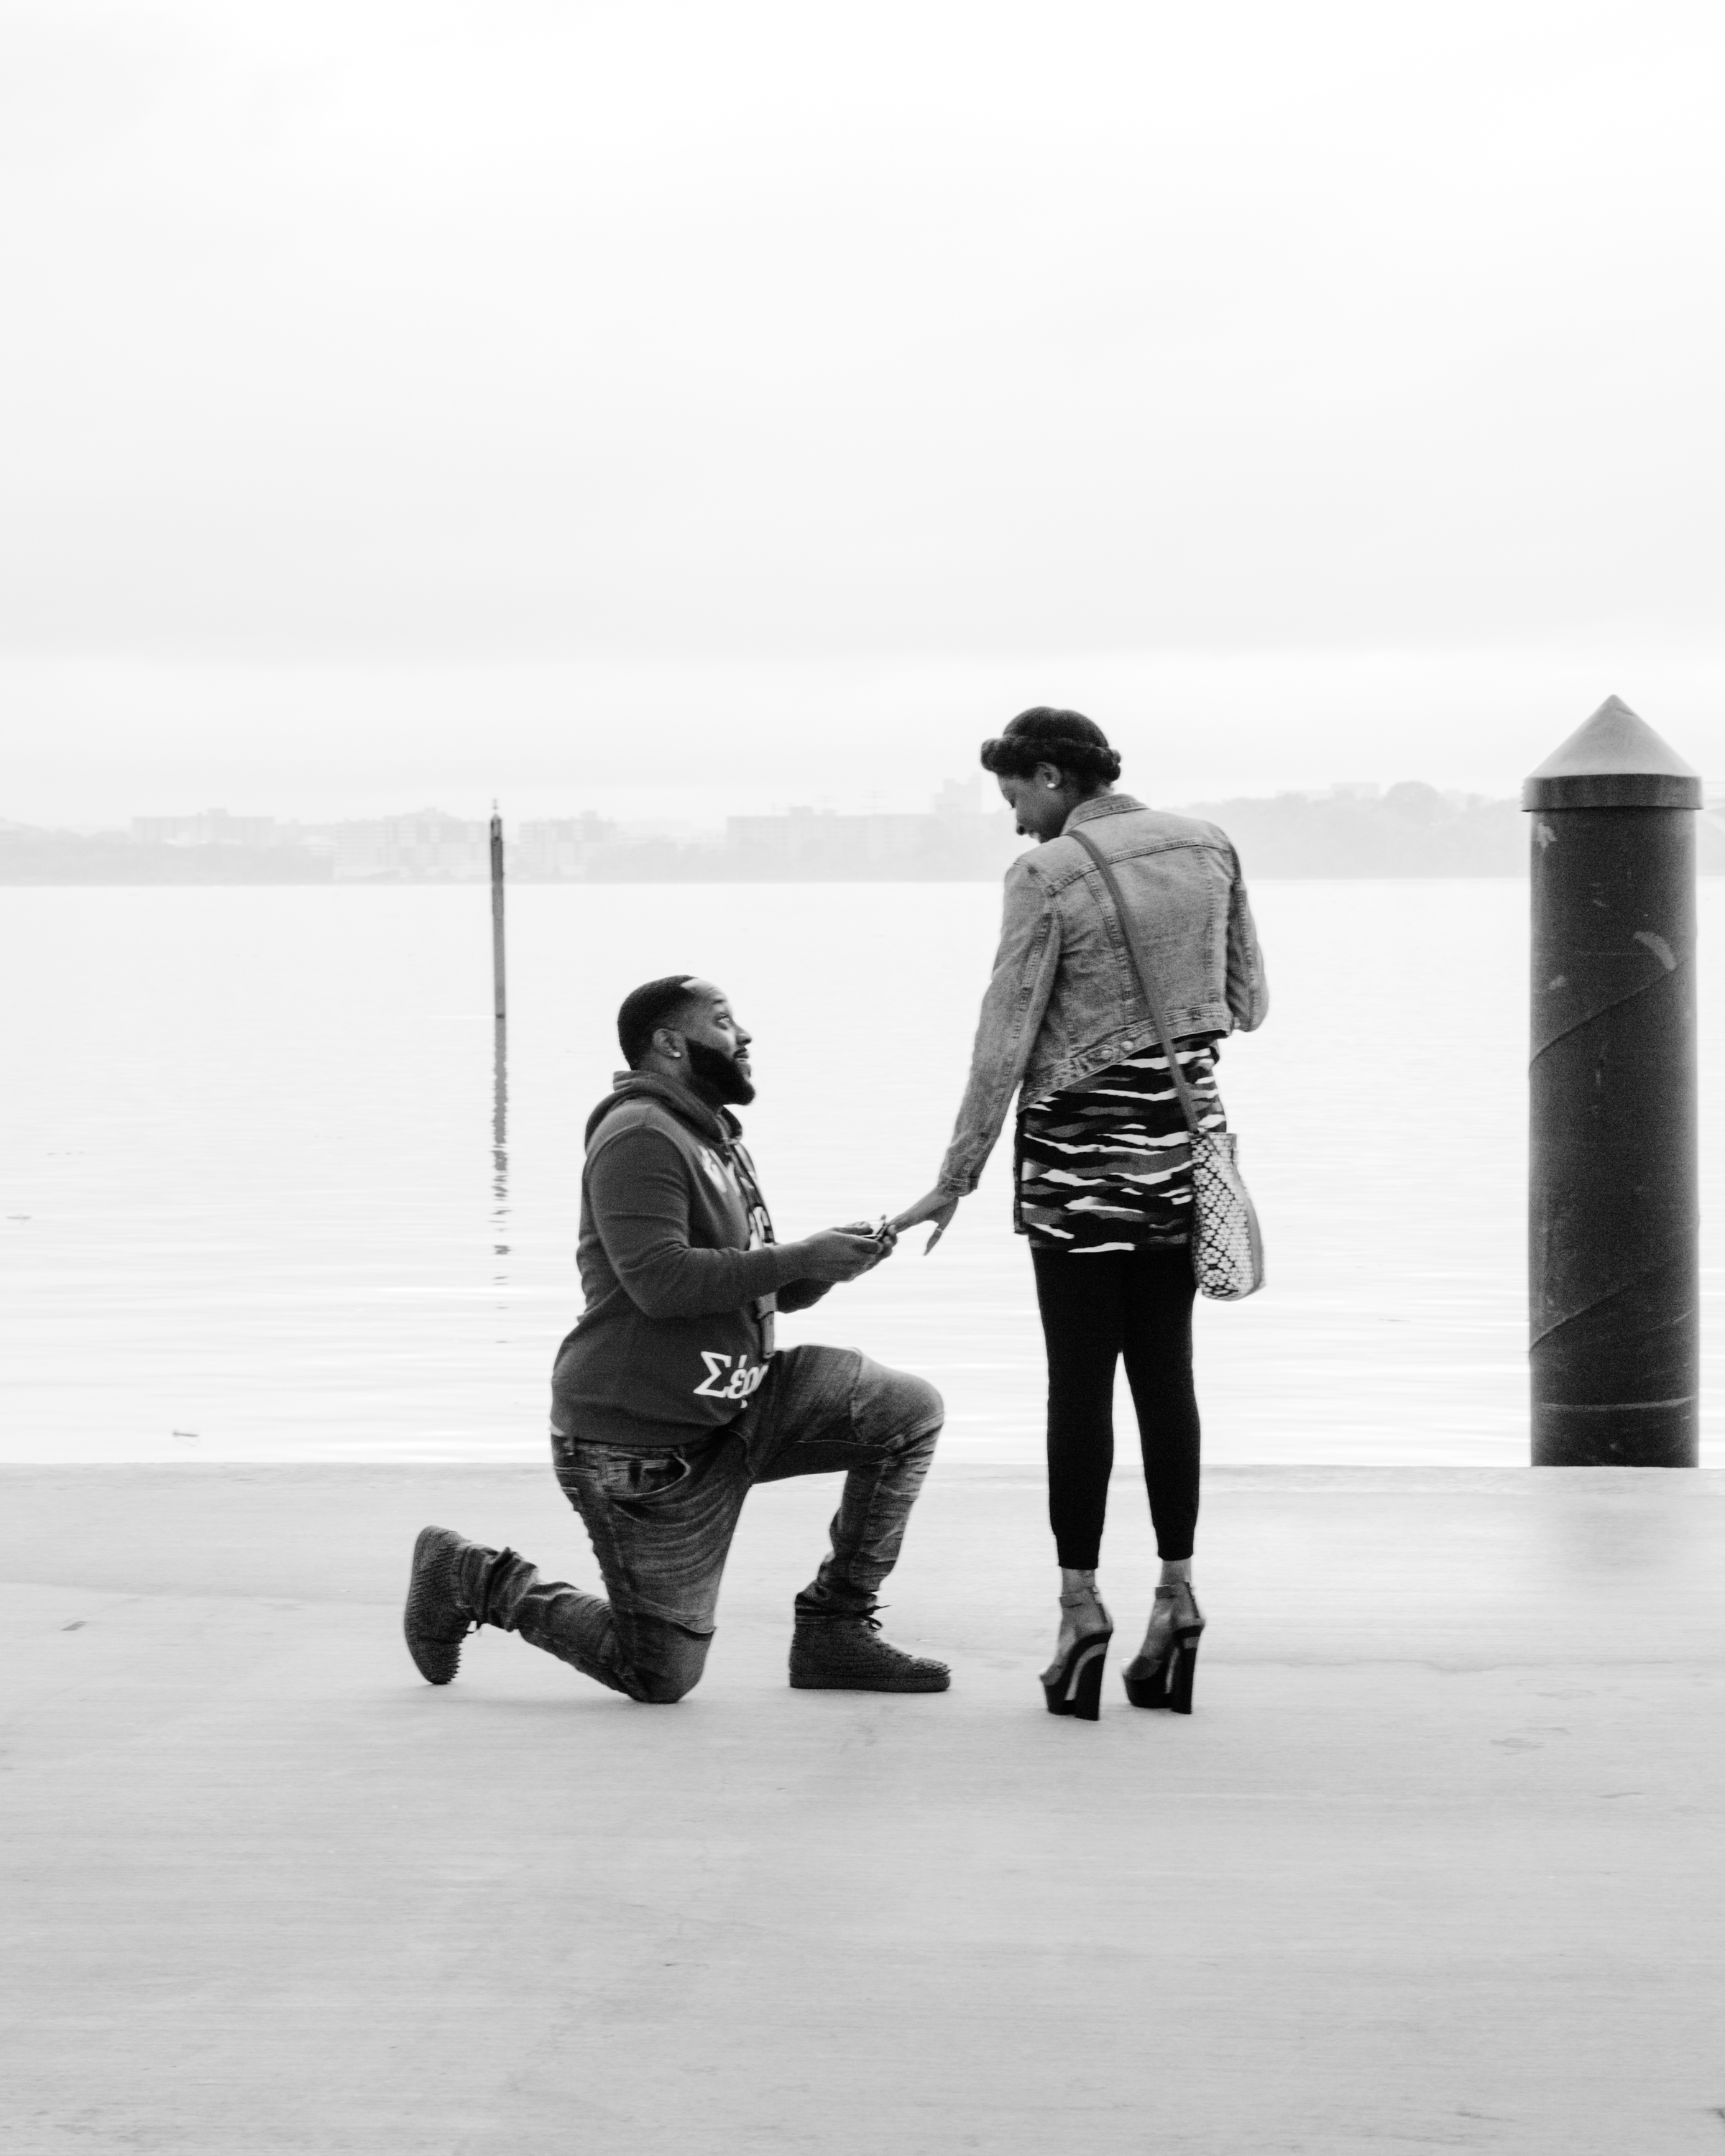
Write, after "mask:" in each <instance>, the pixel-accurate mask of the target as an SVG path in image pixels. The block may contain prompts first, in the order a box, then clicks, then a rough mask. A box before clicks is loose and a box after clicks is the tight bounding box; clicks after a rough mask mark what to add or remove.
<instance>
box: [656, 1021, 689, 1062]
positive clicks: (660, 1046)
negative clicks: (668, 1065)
mask: <svg viewBox="0 0 1725 2156" xmlns="http://www.w3.org/2000/svg"><path fill="white" fill-rule="evenodd" d="M653 1045H654V1046H655V1048H656V1049H657V1050H659V1052H660V1055H668V1056H670V1060H671V1061H672V1062H673V1063H675V1062H676V1061H678V1060H679V1059H680V1057H681V1055H682V1053H683V1036H682V1034H680V1033H673V1032H672V1031H671V1029H670V1027H669V1026H668V1025H656V1026H655V1027H654V1029H653Z"/></svg>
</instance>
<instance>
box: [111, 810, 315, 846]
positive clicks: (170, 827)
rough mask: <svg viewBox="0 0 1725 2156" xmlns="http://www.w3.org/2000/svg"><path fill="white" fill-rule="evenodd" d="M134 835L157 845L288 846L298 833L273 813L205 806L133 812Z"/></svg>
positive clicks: (132, 830) (132, 826)
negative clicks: (189, 812) (169, 812)
mask: <svg viewBox="0 0 1725 2156" xmlns="http://www.w3.org/2000/svg"><path fill="white" fill-rule="evenodd" d="M131 835H132V836H133V838H135V839H142V840H143V841H144V843H145V844H146V845H154V846H287V845H292V844H294V843H295V840H296V839H297V838H298V836H299V834H298V833H297V832H296V831H295V829H294V828H293V827H292V826H291V825H290V824H278V823H277V821H276V820H275V817H273V816H230V815H229V814H228V811H227V810H226V809H225V808H205V809H203V810H201V811H200V812H199V813H198V814H197V815H195V816H134V817H133V818H132V819H131Z"/></svg>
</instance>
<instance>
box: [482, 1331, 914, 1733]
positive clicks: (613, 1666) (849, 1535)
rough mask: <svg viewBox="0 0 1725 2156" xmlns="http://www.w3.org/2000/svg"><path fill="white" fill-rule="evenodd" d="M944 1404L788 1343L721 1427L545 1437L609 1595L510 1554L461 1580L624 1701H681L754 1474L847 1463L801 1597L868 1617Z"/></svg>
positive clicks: (903, 1379)
mask: <svg viewBox="0 0 1725 2156" xmlns="http://www.w3.org/2000/svg"><path fill="white" fill-rule="evenodd" d="M944 1412H945V1411H944V1409H943V1408H942V1403H941V1397H940V1394H938V1393H937V1392H936V1390H935V1389H934V1387H933V1386H932V1385H931V1384H929V1383H927V1382H926V1381H925V1380H924V1379H923V1378H916V1377H912V1376H911V1375H909V1374H908V1373H906V1372H904V1371H901V1370H889V1369H886V1368H883V1367H882V1365H881V1364H880V1363H874V1362H870V1359H869V1358H868V1357H867V1356H866V1355H862V1354H859V1353H857V1351H856V1350H855V1348H850V1347H791V1348H788V1349H786V1350H785V1351H784V1353H782V1354H779V1355H777V1356H775V1357H774V1358H773V1363H772V1365H771V1367H770V1368H769V1369H768V1373H767V1377H766V1379H765V1382H764V1383H762V1386H761V1389H760V1390H759V1391H758V1392H757V1394H755V1396H754V1398H753V1399H752V1400H751V1401H750V1402H749V1404H748V1405H747V1407H746V1408H745V1409H743V1411H742V1414H740V1415H739V1416H738V1417H737V1419H736V1421H735V1422H733V1423H732V1424H731V1425H730V1427H729V1428H728V1429H726V1430H722V1431H721V1432H720V1433H719V1434H718V1435H716V1436H714V1437H710V1438H706V1439H701V1440H696V1442H694V1443H692V1444H690V1443H680V1444H673V1445H666V1446H665V1448H664V1449H663V1450H651V1451H649V1450H640V1449H637V1448H634V1447H629V1448H625V1447H624V1446H621V1445H597V1444H591V1443H588V1442H585V1441H583V1440H582V1439H580V1438H578V1437H570V1436H566V1435H562V1433H561V1432H557V1431H554V1432H553V1433H552V1458H553V1462H554V1465H555V1466H556V1470H557V1481H558V1482H559V1484H560V1485H561V1486H562V1491H563V1494H564V1496H566V1497H567V1499H568V1500H569V1502H570V1503H571V1504H572V1506H573V1507H575V1510H576V1511H577V1512H578V1513H579V1514H580V1515H581V1518H582V1521H583V1524H584V1525H585V1527H586V1528H587V1532H588V1536H589V1537H591V1539H592V1542H593V1554H594V1555H595V1556H596V1557H597V1558H598V1564H599V1571H600V1573H601V1576H602V1577H603V1581H604V1585H605V1595H604V1598H603V1599H602V1598H601V1597H599V1596H598V1595H596V1594H584V1593H583V1591H582V1590H581V1589H579V1588H577V1587H571V1586H568V1585H567V1584H565V1583H564V1582H562V1581H561V1580H547V1579H545V1578H542V1576H541V1574H540V1573H538V1571H537V1570H536V1568H534V1566H532V1565H531V1564H530V1563H528V1562H527V1560H526V1558H522V1557H519V1556H517V1555H516V1553H514V1552H512V1551H504V1552H503V1553H501V1557H500V1556H498V1555H497V1554H496V1553H493V1552H491V1551H490V1550H480V1549H478V1548H473V1549H470V1551H469V1553H468V1559H467V1564H466V1567H465V1569H464V1580H465V1583H466V1584H468V1586H469V1587H470V1589H471V1588H475V1587H477V1585H478V1582H479V1580H480V1578H481V1577H482V1576H483V1575H484V1573H485V1568H486V1567H489V1568H490V1571H489V1578H487V1579H486V1582H485V1587H484V1590H483V1592H484V1599H485V1608H484V1612H483V1614H484V1616H485V1621H486V1623H487V1624H491V1625H501V1627H502V1628H503V1629H504V1630H506V1631H510V1632H519V1633H520V1634H521V1637H522V1638H523V1639H524V1640H530V1641H531V1643H532V1645H534V1646H536V1647H542V1648H543V1649H544V1650H546V1652H547V1654H552V1655H557V1656H558V1657H559V1659H560V1660H562V1661H566V1662H569V1663H571V1664H572V1665H573V1666H574V1667H575V1668H576V1669H578V1670H580V1671H583V1673H584V1674H585V1675H586V1676H590V1677H596V1678H597V1679H598V1681H599V1682H600V1683H601V1684H603V1685H609V1686H611V1688H612V1689H613V1690H614V1691H621V1692H626V1693H628V1695H629V1697H630V1698H631V1699H638V1700H647V1701H652V1702H655V1703H660V1704H664V1703H667V1702H670V1701H672V1700H678V1699H681V1698H682V1697H683V1696H684V1694H685V1692H689V1691H693V1689H694V1688H695V1686H696V1684H697V1683H698V1682H699V1681H700V1678H701V1670H702V1667H703V1666H704V1665H705V1663H706V1655H707V1648H708V1646H709V1645H710V1643H711V1640H712V1635H713V1631H714V1617H715V1612H716V1609H717V1606H718V1599H719V1581H720V1578H721V1575H722V1573H723V1572H724V1569H725V1559H726V1557H727V1556H728V1555H729V1553H730V1549H731V1539H732V1536H733V1534H735V1532H736V1531H737V1520H738V1518H739V1517H740V1516H741V1514H742V1501H743V1499H744V1498H745V1497H746V1496H747V1495H748V1492H749V1490H750V1488H751V1486H752V1485H753V1484H755V1483H757V1482H780V1481H785V1480H787V1479H788V1477H789V1476H793V1475H828V1474H839V1473H842V1474H843V1475H844V1476H845V1487H844V1491H843V1492H842V1494H841V1496H840V1497H839V1509H838V1512H836V1513H835V1514H834V1518H833V1522H832V1527H831V1530H830V1532H831V1536H832V1548H831V1550H830V1552H829V1554H828V1556H827V1557H826V1558H825V1559H824V1562H823V1563H822V1564H821V1566H820V1569H819V1572H818V1573H816V1575H815V1577H814V1579H813V1580H812V1581H811V1582H810V1583H809V1585H808V1586H807V1587H805V1588H804V1589H803V1591H802V1593H801V1594H798V1597H797V1609H798V1612H799V1613H802V1614H809V1615H823V1614H824V1615H828V1616H851V1615H855V1616H861V1615H865V1614H867V1613H868V1612H869V1611H870V1609H873V1607H874V1604H875V1594H876V1592H877V1590H878V1589H879V1588H880V1584H881V1582H882V1581H883V1580H884V1579H885V1578H886V1575H887V1573H889V1572H891V1569H892V1568H893V1565H894V1563H895V1562H896V1559H897V1557H898V1553H899V1548H900V1545H901V1543H903V1541H904V1536H905V1527H906V1523H907V1522H908V1521H909V1519H910V1516H911V1506H912V1505H913V1504H915V1502H916V1493H917V1491H919V1490H920V1489H921V1488H922V1478H923V1477H924V1476H925V1475H927V1472H928V1466H929V1462H930V1460H932V1458H933V1456H934V1447H935V1441H936V1440H937V1438H938V1437H939V1435H940V1430H941V1424H942V1419H943V1415H944Z"/></svg>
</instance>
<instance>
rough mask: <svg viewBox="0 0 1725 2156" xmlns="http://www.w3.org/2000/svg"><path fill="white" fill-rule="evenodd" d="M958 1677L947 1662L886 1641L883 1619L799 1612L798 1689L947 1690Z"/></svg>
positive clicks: (794, 1680) (795, 1637)
mask: <svg viewBox="0 0 1725 2156" xmlns="http://www.w3.org/2000/svg"><path fill="white" fill-rule="evenodd" d="M951 1683H952V1671H950V1670H949V1669H948V1668H947V1666H946V1664H945V1663H944V1662H936V1661H929V1660H927V1657H926V1656H923V1655H907V1654H906V1652H905V1650H904V1649H903V1648H902V1647H895V1646H893V1645H891V1644H890V1643H889V1642H888V1641H886V1640H883V1639H882V1638H881V1637H880V1620H879V1619H878V1618H875V1617H814V1616H810V1615H809V1614H807V1613H806V1612H804V1611H803V1610H800V1609H799V1610H798V1612H797V1629H796V1630H795V1631H794V1632H793V1634H792V1635H791V1684H792V1686H793V1689H794V1690H796V1691H945V1690H946V1689H947V1686H948V1685H950V1684H951Z"/></svg>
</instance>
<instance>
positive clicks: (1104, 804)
mask: <svg viewBox="0 0 1725 2156" xmlns="http://www.w3.org/2000/svg"><path fill="white" fill-rule="evenodd" d="M1143 805H1144V804H1143V803H1142V801H1134V800H1133V798H1132V796H1131V794H1130V793H1099V794H1098V795H1097V796H1096V798H1095V799H1094V800H1092V801H1081V802H1080V803H1079V804H1078V806H1077V807H1076V808H1075V809H1074V810H1073V811H1072V814H1070V816H1069V817H1068V818H1067V819H1066V820H1065V823H1064V824H1061V826H1060V836H1061V837H1062V838H1065V835H1066V834H1067V832H1068V831H1070V829H1071V828H1072V826H1073V825H1074V824H1088V823H1089V822H1091V819H1093V818H1095V817H1097V816H1129V815H1130V814H1132V811H1133V810H1134V809H1137V808H1142V807H1143Z"/></svg>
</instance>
